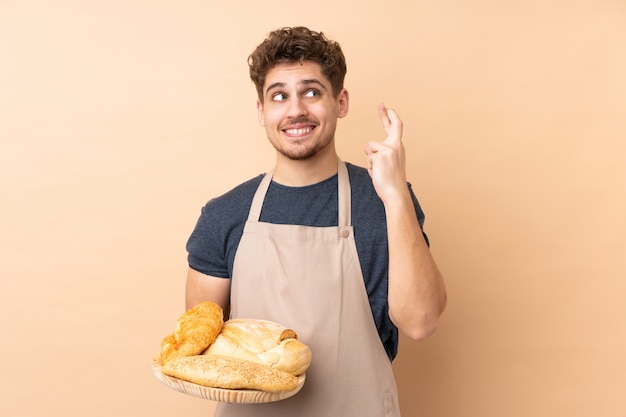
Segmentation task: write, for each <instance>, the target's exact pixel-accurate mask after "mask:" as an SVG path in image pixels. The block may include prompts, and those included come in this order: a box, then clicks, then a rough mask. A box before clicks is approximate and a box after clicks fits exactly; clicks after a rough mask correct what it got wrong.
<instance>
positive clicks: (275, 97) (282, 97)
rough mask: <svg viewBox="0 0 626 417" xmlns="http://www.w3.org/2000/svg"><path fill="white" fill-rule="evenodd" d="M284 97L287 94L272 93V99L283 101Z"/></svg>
mask: <svg viewBox="0 0 626 417" xmlns="http://www.w3.org/2000/svg"><path fill="white" fill-rule="evenodd" d="M286 98H287V95H286V94H283V93H276V94H274V95H272V100H273V101H285V99H286Z"/></svg>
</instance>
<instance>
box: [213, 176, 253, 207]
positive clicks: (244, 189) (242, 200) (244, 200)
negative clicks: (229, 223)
mask: <svg viewBox="0 0 626 417" xmlns="http://www.w3.org/2000/svg"><path fill="white" fill-rule="evenodd" d="M264 175H265V174H260V175H257V176H256V177H254V178H251V179H249V180H247V181H245V182H243V183H241V184H239V185H237V186H235V187H233V188H231V189H230V190H228V191H226V192H225V193H223V194H221V195H219V196H217V197H214V198H212V199H211V200H209V201H208V202H207V204H206V205H205V210H218V211H221V212H223V211H231V210H232V211H239V210H240V209H241V208H244V207H248V208H249V206H250V205H251V204H252V198H253V197H254V193H255V192H256V190H257V188H258V187H259V184H260V183H261V180H262V179H263V176H264Z"/></svg>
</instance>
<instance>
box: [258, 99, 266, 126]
mask: <svg viewBox="0 0 626 417" xmlns="http://www.w3.org/2000/svg"><path fill="white" fill-rule="evenodd" d="M256 111H257V117H258V118H259V124H260V125H261V126H263V127H265V116H263V103H261V100H257V101H256Z"/></svg>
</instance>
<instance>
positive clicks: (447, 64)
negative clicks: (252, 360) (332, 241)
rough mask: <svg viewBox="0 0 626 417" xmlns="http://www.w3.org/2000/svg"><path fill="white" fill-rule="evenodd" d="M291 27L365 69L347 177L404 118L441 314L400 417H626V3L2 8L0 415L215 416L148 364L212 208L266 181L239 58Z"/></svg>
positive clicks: (262, 141) (409, 375)
mask: <svg viewBox="0 0 626 417" xmlns="http://www.w3.org/2000/svg"><path fill="white" fill-rule="evenodd" d="M294 25H308V26H310V27H311V28H313V29H316V30H322V31H324V32H325V33H326V34H327V35H328V36H330V37H331V38H333V39H336V40H338V41H339V42H340V43H341V45H342V47H343V49H344V51H345V54H346V56H347V59H348V76H347V79H346V87H347V88H348V89H349V91H350V93H351V108H350V114H349V115H348V117H347V118H345V119H343V120H342V121H341V122H340V125H339V130H338V133H337V142H338V147H339V152H340V155H341V156H342V158H343V159H344V160H347V161H350V162H353V163H357V164H361V165H362V164H363V162H364V156H363V147H364V146H365V145H366V143H367V141H369V140H381V139H383V138H384V135H383V132H382V129H381V126H380V123H379V120H378V117H377V114H376V106H377V104H378V103H379V102H381V101H384V102H385V103H386V104H387V105H388V106H390V107H392V108H395V109H396V110H397V111H398V113H399V114H400V115H401V117H402V118H403V120H404V123H405V135H404V140H405V144H406V148H407V152H408V165H409V172H408V174H409V178H410V181H411V183H412V184H413V186H414V188H415V190H416V193H417V195H418V198H419V199H420V201H421V203H422V205H423V208H424V210H425V212H426V215H427V220H426V231H427V233H428V234H429V236H430V238H431V242H432V251H433V253H434V255H435V257H436V259H437V260H438V263H439V265H440V267H441V270H442V271H443V273H444V275H445V278H446V282H447V285H448V291H449V306H448V309H447V310H446V312H445V314H444V316H443V318H442V321H441V326H440V329H439V330H438V332H437V333H436V334H435V335H434V336H433V337H432V338H430V339H428V340H427V341H424V342H422V343H419V344H415V343H411V342H409V341H407V340H405V339H402V341H401V348H400V354H399V357H398V359H397V360H396V362H395V363H394V367H395V369H396V372H397V379H398V383H399V386H400V396H401V398H400V401H401V404H402V408H403V415H404V416H421V417H422V416H423V417H444V416H445V417H453V416H454V417H500V416H508V417H516V416H520V417H522V416H524V417H527V416H550V417H555V416H567V417H583V416H585V417H587V416H594V417H597V416H605V417H618V416H619V417H622V416H624V415H625V414H626V399H625V398H626V397H625V395H624V393H626V354H625V352H626V320H624V317H625V315H626V303H624V299H625V294H626V280H625V279H624V278H625V276H626V256H625V253H626V239H625V230H626V220H625V216H624V213H625V212H626V197H625V192H624V191H625V189H626V168H624V166H625V165H626V164H624V160H625V157H626V140H625V139H626V124H625V123H626V122H625V120H626V117H625V116H626V75H625V74H626V3H625V2H624V1H623V0H554V1H550V0H545V1H539V0H537V1H532V0H531V1H496V0H474V1H469V0H467V1H462V0H448V1H432V0H416V1H398V0H386V1H371V0H358V1H356V0H351V1H337V0H332V1H329V0H320V1H317V2H306V3H305V2H302V3H298V2H283V1H265V2H259V1H230V2H224V1H222V2H213V1H185V0H182V1H160V0H150V1H148V0H135V1H133V0H130V1H121V0H109V1H104V0H102V1H96V0H82V1H79V0H74V1H71V0H57V1H54V2H48V1H43V0H15V1H11V0H9V1H0V138H1V152H0V164H1V165H0V187H1V189H0V190H1V191H0V207H1V209H0V210H1V213H2V215H1V216H0V227H1V233H0V254H1V255H0V256H1V257H2V260H1V262H0V274H1V283H0V286H1V287H0V297H1V302H0V317H1V319H0V320H1V329H0V331H1V332H2V336H1V338H2V343H0V357H1V358H2V371H0V393H1V398H2V401H0V414H1V415H3V416H51V417H52V416H54V417H56V416H94V417H95V416H154V417H156V416H172V415H177V416H210V415H212V410H213V407H214V404H213V403H211V402H209V401H206V400H201V399H197V398H194V397H189V396H186V395H183V394H180V393H177V392H174V391H172V390H169V389H168V388H166V387H165V386H164V385H161V384H160V383H159V382H158V381H157V380H156V379H155V378H154V377H153V375H152V373H151V369H150V363H151V357H152V355H153V354H154V353H155V352H157V351H158V349H159V345H160V340H161V338H162V337H163V336H164V335H166V334H167V333H170V332H171V331H172V330H173V326H174V324H175V321H176V319H177V318H178V316H179V314H181V313H182V310H183V308H184V305H183V290H184V278H185V274H186V269H187V264H186V252H185V248H184V246H185V243H186V240H187V237H188V236H189V234H190V232H191V230H192V228H193V226H194V224H195V222H196V219H197V217H198V215H199V213H200V207H201V206H202V205H203V204H204V203H205V202H206V201H207V200H208V199H209V198H211V197H214V196H216V195H218V194H220V193H222V192H225V191H227V190H228V189H230V188H231V187H232V186H234V185H236V184H238V183H240V182H242V181H244V180H247V179H249V178H251V177H253V176H255V175H257V174H259V173H261V172H264V171H266V170H267V169H269V168H271V166H272V163H273V152H272V150H271V148H270V145H269V144H268V143H267V139H266V138H265V134H264V131H263V129H262V128H261V127H259V126H258V123H257V120H256V109H255V100H256V97H255V92H254V88H253V86H252V83H251V82H250V81H249V79H248V74H247V65H246V58H247V56H248V54H249V53H250V52H251V51H252V49H253V48H254V47H255V46H256V45H257V44H258V43H259V42H260V41H261V40H262V39H263V37H264V36H265V35H266V34H267V33H268V32H269V31H271V30H273V29H276V28H278V27H281V26H294Z"/></svg>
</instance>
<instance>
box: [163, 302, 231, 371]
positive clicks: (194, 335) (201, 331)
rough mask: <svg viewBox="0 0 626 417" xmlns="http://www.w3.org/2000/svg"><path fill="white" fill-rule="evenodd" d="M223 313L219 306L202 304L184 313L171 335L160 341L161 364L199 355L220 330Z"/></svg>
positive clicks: (207, 303)
mask: <svg viewBox="0 0 626 417" xmlns="http://www.w3.org/2000/svg"><path fill="white" fill-rule="evenodd" d="M223 324H224V312H223V310H222V307H220V306H219V304H216V303H212V302H209V301H207V302H203V303H200V304H198V305H196V306H195V307H193V308H191V309H189V310H188V311H186V312H185V313H184V314H183V315H181V316H180V317H179V319H178V322H177V323H176V328H175V330H174V333H173V334H170V335H168V336H165V337H164V338H163V340H162V341H161V363H163V364H166V363H167V362H168V361H169V360H171V359H174V358H179V357H183V356H192V355H199V354H200V353H202V351H204V350H205V349H206V348H207V347H209V345H210V344H211V343H213V341H215V338H216V337H217V335H218V334H219V333H220V331H221V330H222V325H223Z"/></svg>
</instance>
